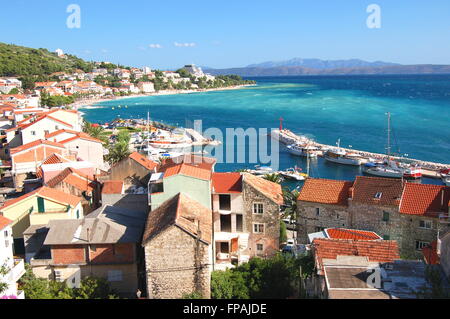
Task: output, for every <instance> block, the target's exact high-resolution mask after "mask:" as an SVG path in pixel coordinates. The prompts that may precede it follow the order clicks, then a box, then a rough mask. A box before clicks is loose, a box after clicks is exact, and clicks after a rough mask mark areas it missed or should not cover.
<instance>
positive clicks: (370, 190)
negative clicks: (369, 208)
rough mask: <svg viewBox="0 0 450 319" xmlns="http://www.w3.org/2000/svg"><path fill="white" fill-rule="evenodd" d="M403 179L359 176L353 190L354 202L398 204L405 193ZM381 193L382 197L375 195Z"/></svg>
mask: <svg viewBox="0 0 450 319" xmlns="http://www.w3.org/2000/svg"><path fill="white" fill-rule="evenodd" d="M403 184H404V182H403V181H402V180H401V179H393V178H381V177H367V176H357V177H356V180H355V183H354V184H353V188H352V190H351V192H352V194H353V196H352V199H353V202H354V203H360V204H368V205H380V206H398V205H399V204H400V199H401V197H402V193H403ZM377 193H381V197H380V198H376V197H375V195H376V194H377Z"/></svg>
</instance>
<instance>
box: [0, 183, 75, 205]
mask: <svg viewBox="0 0 450 319" xmlns="http://www.w3.org/2000/svg"><path fill="white" fill-rule="evenodd" d="M33 195H39V196H41V197H43V198H48V199H49V200H53V201H55V202H58V203H61V204H67V205H71V206H72V207H75V206H76V205H78V203H79V202H80V201H81V197H78V196H74V195H71V194H67V193H64V192H62V191H60V190H57V189H53V188H50V187H46V186H43V187H41V188H38V189H36V190H34V191H32V192H30V193H27V194H25V195H22V196H20V197H17V198H14V199H10V200H8V201H6V202H5V203H4V205H3V206H2V207H0V211H1V210H3V209H4V208H7V207H10V206H12V205H14V204H17V203H19V202H21V201H22V200H24V199H26V198H28V197H31V196H33Z"/></svg>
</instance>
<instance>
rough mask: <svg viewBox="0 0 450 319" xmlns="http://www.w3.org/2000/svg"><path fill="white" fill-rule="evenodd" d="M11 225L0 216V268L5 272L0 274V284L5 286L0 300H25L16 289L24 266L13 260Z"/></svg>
mask: <svg viewBox="0 0 450 319" xmlns="http://www.w3.org/2000/svg"><path fill="white" fill-rule="evenodd" d="M12 223H13V221H12V220H9V219H8V218H5V217H3V216H2V215H0V268H2V269H3V270H4V272H5V274H2V273H0V283H1V284H6V288H5V289H3V290H0V299H1V298H2V297H11V298H14V297H16V298H17V299H25V294H24V293H23V291H20V290H18V289H17V281H18V280H19V279H20V278H21V277H22V276H23V275H24V274H25V265H24V261H23V259H19V258H14V253H13V244H14V241H13V237H12V228H11V224H12Z"/></svg>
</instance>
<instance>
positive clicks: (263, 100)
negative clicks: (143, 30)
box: [83, 75, 450, 184]
mask: <svg viewBox="0 0 450 319" xmlns="http://www.w3.org/2000/svg"><path fill="white" fill-rule="evenodd" d="M254 80H256V81H257V82H258V86H256V87H249V88H245V89H241V90H232V91H222V92H208V93H195V94H180V95H168V96H153V97H143V98H132V99H126V100H119V101H110V102H105V103H101V104H99V106H98V108H94V109H84V110H83V112H84V113H85V117H86V119H87V120H89V121H92V122H100V123H103V122H107V121H111V120H113V119H115V118H117V117H122V118H146V117H147V111H149V112H150V116H151V118H152V120H157V121H162V122H164V123H167V124H173V125H177V124H178V125H181V126H186V125H187V124H186V123H187V121H192V120H197V119H201V120H203V129H206V128H209V127H217V128H220V129H221V130H223V131H225V129H226V128H237V127H242V128H244V129H246V128H249V127H255V128H269V129H270V128H276V127H278V125H279V122H278V119H279V118H280V116H281V117H283V118H284V119H285V121H284V126H285V127H287V128H289V129H291V130H292V131H293V132H295V133H299V134H306V135H308V136H309V137H311V138H314V139H315V140H316V141H318V142H320V143H324V144H330V145H334V144H335V143H336V141H337V139H338V138H340V139H341V145H342V146H345V147H348V146H349V145H351V146H352V147H353V148H354V149H358V150H366V151H371V152H377V153H384V152H385V148H386V143H387V142H386V139H387V138H386V128H387V120H386V115H385V113H386V112H391V115H392V122H391V123H392V126H393V132H392V140H393V144H394V145H393V151H396V152H398V153H399V154H402V155H406V156H407V157H410V158H417V159H422V160H429V161H435V162H440V163H450V75H421V76H415V75H408V76H320V77H319V76H317V77H264V78H261V77H259V78H254ZM118 105H122V106H125V105H127V106H128V108H127V109H125V108H123V107H122V108H117V106H118ZM113 106H114V107H115V110H112V109H111V108H112V107H113ZM294 165H299V166H301V167H305V166H306V165H305V162H304V161H302V159H300V158H298V157H293V156H291V155H290V154H288V153H287V152H286V151H285V150H284V149H282V150H281V153H280V168H281V169H285V168H289V167H292V166H294ZM311 165H312V166H311V175H312V176H314V177H322V178H332V179H347V180H352V179H353V178H354V177H355V175H358V174H360V170H359V168H354V167H349V166H343V165H336V164H332V163H328V162H325V161H323V160H322V159H318V160H316V161H315V162H312V163H311ZM253 166H254V164H218V165H217V166H216V168H217V170H218V171H232V170H235V169H238V168H243V167H247V168H252V167H253ZM424 182H427V183H437V184H440V181H438V180H436V181H433V180H427V179H426V180H424Z"/></svg>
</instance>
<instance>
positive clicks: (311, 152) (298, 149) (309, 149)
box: [287, 144, 319, 157]
mask: <svg viewBox="0 0 450 319" xmlns="http://www.w3.org/2000/svg"><path fill="white" fill-rule="evenodd" d="M287 149H288V152H289V153H291V154H292V155H296V156H303V157H307V156H309V157H317V151H318V150H319V149H318V148H317V147H315V146H311V145H299V144H291V145H288V146H287Z"/></svg>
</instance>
